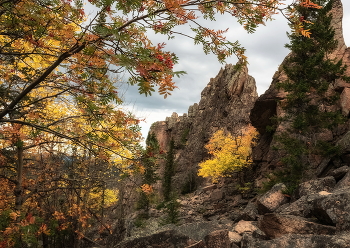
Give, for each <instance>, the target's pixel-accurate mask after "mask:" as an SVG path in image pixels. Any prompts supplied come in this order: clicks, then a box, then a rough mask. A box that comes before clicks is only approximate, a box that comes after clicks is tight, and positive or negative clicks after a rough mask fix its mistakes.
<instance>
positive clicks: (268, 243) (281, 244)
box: [241, 233, 350, 248]
mask: <svg viewBox="0 0 350 248" xmlns="http://www.w3.org/2000/svg"><path fill="white" fill-rule="evenodd" d="M349 247H350V233H344V234H341V235H337V236H331V235H312V234H306V235H302V234H287V235H285V236H282V237H280V238H276V239H273V240H256V239H254V238H253V237H251V236H250V235H248V234H246V235H245V236H244V237H243V240H242V245H241V248H349Z"/></svg>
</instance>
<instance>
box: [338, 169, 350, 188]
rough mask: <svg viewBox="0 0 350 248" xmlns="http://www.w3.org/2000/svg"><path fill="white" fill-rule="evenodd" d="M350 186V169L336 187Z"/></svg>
mask: <svg viewBox="0 0 350 248" xmlns="http://www.w3.org/2000/svg"><path fill="white" fill-rule="evenodd" d="M347 187H350V171H348V172H347V173H346V174H345V176H344V177H343V178H342V179H341V180H340V181H339V182H338V183H337V185H336V186H335V189H337V190H338V189H342V188H347Z"/></svg>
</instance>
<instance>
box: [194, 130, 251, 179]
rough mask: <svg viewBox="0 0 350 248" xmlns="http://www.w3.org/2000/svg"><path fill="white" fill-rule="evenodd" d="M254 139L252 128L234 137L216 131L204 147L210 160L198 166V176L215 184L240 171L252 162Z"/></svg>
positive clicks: (222, 131) (221, 131)
mask: <svg viewBox="0 0 350 248" xmlns="http://www.w3.org/2000/svg"><path fill="white" fill-rule="evenodd" d="M256 137H257V131H256V130H255V128H254V127H252V126H248V127H247V128H246V129H244V130H242V131H241V133H240V134H237V135H234V136H233V135H231V134H230V133H225V132H224V130H218V131H216V132H215V133H214V134H213V136H212V137H211V138H210V140H209V142H208V144H207V145H206V146H205V148H206V149H207V150H208V153H209V154H210V155H211V156H212V158H210V159H207V160H206V161H204V162H201V163H200V164H199V167H200V169H199V172H198V175H199V176H202V177H210V178H211V180H212V181H213V182H216V181H217V180H218V179H219V178H221V177H229V176H231V175H232V173H233V172H237V171H240V170H242V168H244V167H245V166H248V165H249V164H251V162H252V160H251V148H252V145H254V139H255V138H256Z"/></svg>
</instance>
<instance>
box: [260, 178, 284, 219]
mask: <svg viewBox="0 0 350 248" xmlns="http://www.w3.org/2000/svg"><path fill="white" fill-rule="evenodd" d="M285 189H286V186H285V185H284V184H282V183H280V184H276V185H275V186H273V187H272V189H270V190H269V191H268V192H267V193H266V194H264V195H263V196H262V197H260V198H259V199H258V201H257V205H258V212H259V214H265V213H271V212H273V211H275V210H276V209H277V208H278V207H279V206H281V205H283V204H285V203H287V202H288V198H287V197H286V196H285V195H284V194H283V192H282V191H283V190H285Z"/></svg>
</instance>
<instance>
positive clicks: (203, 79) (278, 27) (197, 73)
mask: <svg viewBox="0 0 350 248" xmlns="http://www.w3.org/2000/svg"><path fill="white" fill-rule="evenodd" d="M342 2H343V8H344V18H343V29H344V38H345V43H346V44H347V46H350V0H343V1H342ZM208 25H209V26H210V27H213V28H220V29H226V28H229V33H228V34H227V35H226V37H227V38H228V40H230V41H236V40H239V41H240V43H241V44H242V45H243V46H244V47H245V48H246V55H247V56H248V61H249V65H248V70H249V74H250V75H251V76H253V77H254V78H255V80H256V84H257V89H258V93H259V95H261V94H263V93H264V92H265V90H266V89H267V88H268V87H269V85H270V83H271V79H272V76H273V74H274V73H275V71H276V70H277V68H278V66H279V65H280V64H281V62H282V61H283V59H284V57H285V56H286V55H287V54H288V53H289V50H287V49H286V48H284V44H286V43H288V42H289V41H288V38H287V36H286V32H287V31H289V26H288V25H287V21H286V20H285V19H284V18H283V17H282V16H281V15H277V16H275V20H273V21H270V22H268V23H266V26H260V27H259V28H258V29H257V31H256V32H255V33H253V34H247V33H246V31H245V30H244V29H243V27H242V26H240V25H239V24H237V23H236V22H235V19H234V18H232V17H226V16H219V18H217V21H216V22H213V23H207V26H208ZM181 31H185V29H184V28H182V29H181ZM151 36H152V39H153V41H154V43H155V44H156V43H161V42H166V43H167V46H166V47H165V49H166V50H169V51H172V52H175V53H176V54H177V56H178V57H179V64H178V65H176V66H175V70H178V71H182V70H183V71H186V72H187V74H186V75H184V76H182V77H181V78H179V79H178V78H176V79H175V81H176V83H177V86H178V87H179V88H178V89H176V90H174V92H173V93H172V95H171V96H169V97H168V98H167V99H163V97H162V96H159V95H157V94H152V96H148V97H145V96H143V95H139V93H138V92H137V87H134V86H129V87H127V88H126V89H125V101H126V104H127V105H128V108H129V109H131V111H132V112H133V113H135V114H136V116H137V117H140V118H145V122H143V123H141V127H142V133H143V135H144V137H145V136H146V135H147V132H148V130H149V127H150V125H151V124H152V123H153V122H155V121H163V120H165V118H166V117H167V116H171V114H172V113H173V112H177V113H178V114H179V115H182V114H183V113H187V110H188V107H189V106H190V105H192V104H193V103H198V102H199V100H200V95H201V91H202V90H203V89H204V87H205V86H206V85H207V84H208V82H209V80H210V78H214V77H215V76H216V75H217V74H218V72H219V70H220V68H221V67H223V66H224V65H223V64H220V63H219V62H218V61H217V59H216V57H215V56H213V55H205V54H204V53H203V51H202V47H201V46H195V45H194V44H193V41H192V40H190V39H188V38H184V37H176V38H175V39H174V40H170V41H168V40H167V39H166V37H164V36H161V35H158V36H154V35H151ZM236 62H237V59H236V58H235V57H232V58H229V59H228V60H227V63H231V64H235V63H236Z"/></svg>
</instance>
